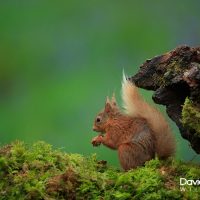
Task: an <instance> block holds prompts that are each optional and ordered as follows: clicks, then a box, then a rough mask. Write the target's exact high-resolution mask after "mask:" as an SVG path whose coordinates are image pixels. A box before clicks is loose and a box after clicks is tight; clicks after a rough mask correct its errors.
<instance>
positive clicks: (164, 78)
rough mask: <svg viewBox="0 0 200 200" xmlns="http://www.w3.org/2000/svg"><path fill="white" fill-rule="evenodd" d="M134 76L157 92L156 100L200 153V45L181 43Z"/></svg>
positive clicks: (144, 85) (143, 86)
mask: <svg viewBox="0 0 200 200" xmlns="http://www.w3.org/2000/svg"><path fill="white" fill-rule="evenodd" d="M130 79H131V80H132V82H134V83H135V84H136V85H137V86H138V87H141V88H144V89H147V90H154V91H155V92H154V94H153V97H152V98H153V100H154V101H155V103H157V104H162V105H165V106H166V110H167V114H168V115H169V117H170V118H171V119H172V120H173V121H175V123H176V124H177V126H178V127H179V130H180V132H181V135H182V137H183V138H185V139H187V140H188V141H189V142H190V144H191V147H192V148H193V149H194V150H195V151H196V152H197V153H200V47H197V48H191V47H188V46H181V47H178V48H176V49H174V50H173V51H170V52H168V53H166V54H163V55H161V56H156V57H154V58H152V59H149V60H146V62H145V63H144V64H142V66H141V67H140V69H139V72H138V73H137V74H136V75H135V76H133V77H131V78H130Z"/></svg>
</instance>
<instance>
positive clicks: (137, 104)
mask: <svg viewBox="0 0 200 200" xmlns="http://www.w3.org/2000/svg"><path fill="white" fill-rule="evenodd" d="M122 99H123V102H124V108H125V111H126V113H127V114H128V115H129V116H131V117H142V118H145V119H146V120H147V122H148V124H149V125H150V127H151V129H152V130H153V132H154V134H155V138H156V153H157V155H158V157H159V158H167V157H169V156H172V155H173V154H174V153H175V139H174V137H173V135H172V132H171V131H170V127H169V125H168V123H167V121H166V120H165V118H164V117H163V115H162V114H161V113H160V112H159V111H158V110H157V109H156V108H154V107H152V106H150V105H149V104H148V103H146V102H145V101H144V100H143V98H142V97H141V96H140V94H139V93H138V89H137V87H136V86H135V85H134V84H133V83H132V82H131V81H129V80H128V79H127V78H126V77H125V75H124V76H123V81H122Z"/></svg>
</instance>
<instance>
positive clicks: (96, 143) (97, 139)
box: [92, 135, 102, 146]
mask: <svg viewBox="0 0 200 200" xmlns="http://www.w3.org/2000/svg"><path fill="white" fill-rule="evenodd" d="M101 143H102V136H101V135H98V136H97V137H95V138H93V139H92V145H93V146H99V145H100V144H101Z"/></svg>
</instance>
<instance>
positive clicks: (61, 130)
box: [0, 0, 200, 166]
mask: <svg viewBox="0 0 200 200" xmlns="http://www.w3.org/2000/svg"><path fill="white" fill-rule="evenodd" d="M199 8H200V1H198V0H192V1H188V0H182V1H158V0H157V1H156V0H152V1H144V0H140V1H130V0H129V1H128V0H127V1H95V0H93V1H92V0H89V1H80V0H75V1H44V0H40V1H39V0H21V1H16V0H1V2H0V143H1V145H3V144H5V143H9V142H11V141H13V140H23V141H25V142H27V143H32V142H35V141H38V140H44V141H46V142H48V143H51V144H53V145H54V146H55V147H64V151H66V152H73V153H81V154H84V155H89V154H91V153H97V155H98V158H99V159H104V160H108V162H109V163H110V164H113V165H116V166H118V160H117V154H116V152H114V151H112V150H110V149H107V148H106V147H98V148H94V147H92V145H91V144H90V141H91V139H92V137H94V136H95V135H96V133H94V132H93V131H92V124H93V120H94V117H95V115H96V114H97V112H99V110H100V109H101V108H102V107H103V106H104V101H105V97H106V96H107V95H111V94H112V92H113V91H115V92H116V94H117V99H118V101H119V102H120V101H121V99H120V87H121V86H120V84H121V78H122V70H123V69H124V70H125V71H126V73H127V74H128V75H133V74H135V73H136V72H137V70H138V68H139V66H140V64H142V63H143V62H144V61H145V60H146V59H147V58H152V57H154V56H156V55H159V54H162V53H165V52H166V51H170V50H172V49H174V48H175V47H176V46H178V45H182V44H187V45H191V46H198V45H199V44H200V37H199V36H200V25H199V20H200V12H199ZM142 93H143V95H144V96H145V98H146V99H147V101H149V102H151V101H152V100H151V94H152V93H151V92H149V91H142ZM160 108H161V109H162V111H163V112H164V111H165V108H164V107H162V106H160ZM171 127H172V129H173V131H174V133H175V134H176V136H177V144H178V150H177V158H178V159H182V160H192V159H193V157H194V156H195V153H194V151H192V150H191V148H190V147H189V145H188V143H187V142H186V141H185V140H183V139H182V138H181V137H180V136H179V135H180V134H179V131H178V129H177V128H176V126H175V124H174V123H173V122H171ZM194 160H196V161H198V156H196V157H195V159H194Z"/></svg>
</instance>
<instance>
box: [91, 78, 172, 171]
mask: <svg viewBox="0 0 200 200" xmlns="http://www.w3.org/2000/svg"><path fill="white" fill-rule="evenodd" d="M122 100H123V103H124V106H123V107H124V111H125V112H123V111H121V110H120V108H119V107H118V105H117V102H116V99H115V97H114V95H113V97H112V99H111V100H109V98H108V97H107V100H106V103H105V107H104V109H103V111H102V112H100V113H99V114H98V115H97V117H96V118H95V121H94V125H93V130H94V131H96V132H100V134H99V135H98V136H96V137H95V138H93V140H92V144H93V146H99V145H100V144H103V145H105V146H107V147H109V148H111V149H115V150H117V151H118V157H119V161H120V164H121V166H122V168H123V169H124V170H125V171H127V170H130V169H133V168H136V167H138V166H141V165H143V164H144V163H145V162H146V161H149V160H151V159H153V158H154V157H155V155H157V156H158V158H160V159H166V158H168V157H170V156H173V155H174V153H175V140H174V137H173V135H172V132H171V130H170V128H169V125H168V123H167V121H166V120H165V118H164V117H163V115H162V114H161V113H160V112H159V111H158V110H157V109H155V108H154V107H152V106H150V105H149V104H148V103H146V102H145V101H144V100H143V98H142V97H141V96H140V94H139V93H138V89H137V87H136V86H135V85H134V84H133V83H132V82H131V81H130V80H128V79H127V78H126V77H125V75H124V77H123V81H122Z"/></svg>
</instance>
